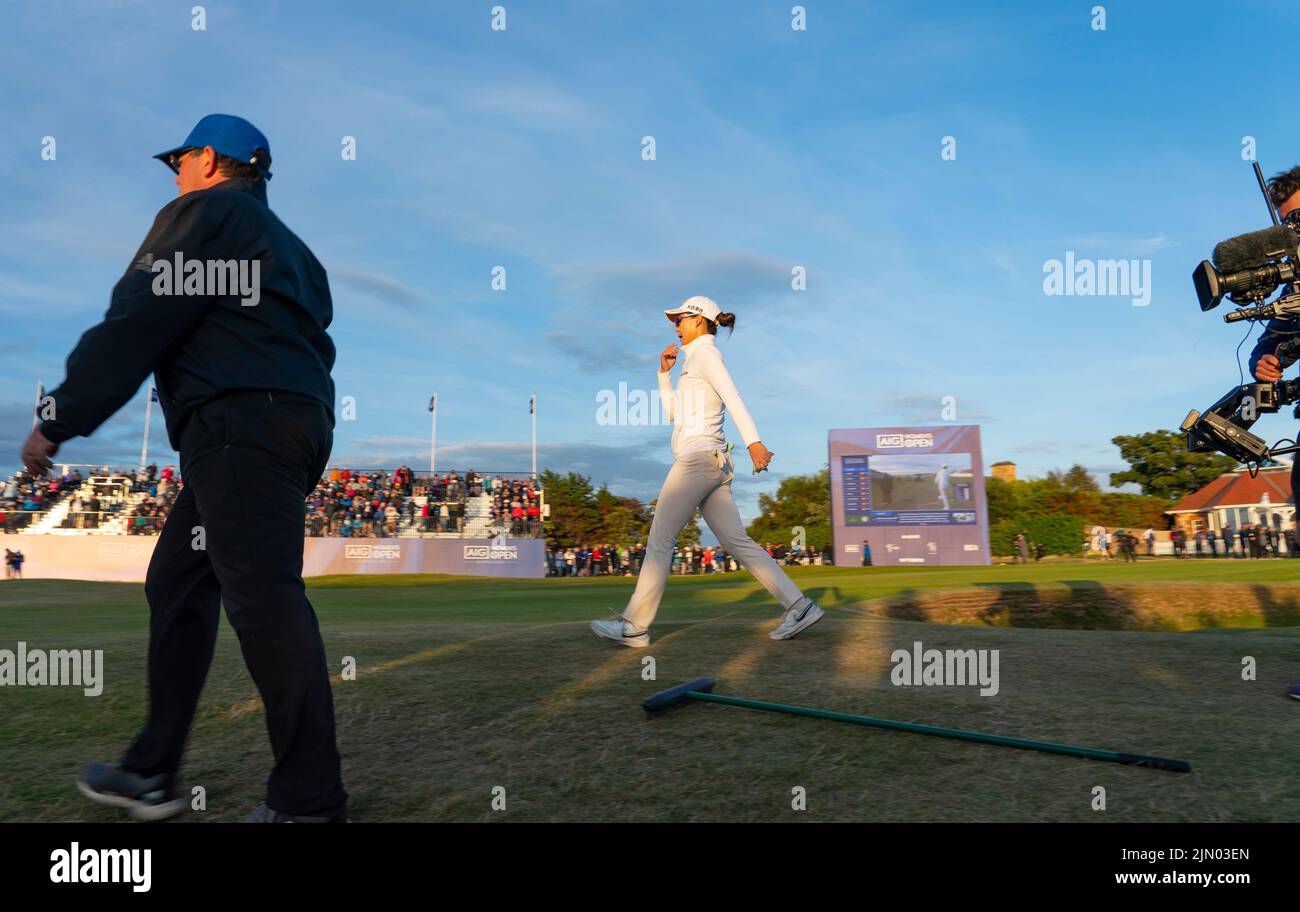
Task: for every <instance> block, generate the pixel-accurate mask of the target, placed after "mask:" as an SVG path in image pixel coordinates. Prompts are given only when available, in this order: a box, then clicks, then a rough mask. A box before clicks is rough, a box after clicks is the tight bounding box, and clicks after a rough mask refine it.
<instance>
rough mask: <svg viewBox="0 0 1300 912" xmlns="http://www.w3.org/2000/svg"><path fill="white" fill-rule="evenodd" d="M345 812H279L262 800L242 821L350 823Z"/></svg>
mask: <svg viewBox="0 0 1300 912" xmlns="http://www.w3.org/2000/svg"><path fill="white" fill-rule="evenodd" d="M351 822H352V821H351V820H349V819H348V815H347V814H346V813H343V814H335V815H334V816H333V817H312V816H309V815H307V814H281V813H280V812H279V811H274V810H272V809H271V808H270V807H268V806H267V804H266V802H265V801H263V802H262V803H261V804H259V805H258V806H257V807H255V808H253V813H251V814H249V815H248V816H247V817H245V818H244V823H351Z"/></svg>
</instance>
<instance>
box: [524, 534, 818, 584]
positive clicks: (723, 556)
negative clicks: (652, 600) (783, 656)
mask: <svg viewBox="0 0 1300 912" xmlns="http://www.w3.org/2000/svg"><path fill="white" fill-rule="evenodd" d="M764 550H766V551H767V553H768V555H769V556H770V557H771V558H772V559H773V560H775V561H776V562H777V563H779V564H784V565H786V566H795V565H803V566H810V565H817V564H830V563H831V548H830V545H827V546H826V547H825V548H824V549H822V551H821V552H818V551H816V550H815V549H812V548H786V547H784V546H782V545H771V544H768V545H765V546H764ZM645 554H646V549H645V543H644V542H637V543H636V544H635V545H611V544H609V543H607V542H606V543H602V544H590V545H583V546H580V547H576V548H559V547H548V548H547V549H546V575H547V576H638V575H640V573H641V565H642V563H644V562H645ZM739 569H741V565H740V562H739V561H737V560H736V558H735V556H734V555H732V554H729V553H728V552H727V551H726V550H725V549H723V548H721V547H710V546H707V545H705V546H701V545H684V546H682V547H679V548H674V549H673V555H672V570H671V572H672V573H673V574H674V575H677V576H686V575H695V576H698V575H702V574H706V573H731V572H734V571H736V570H739Z"/></svg>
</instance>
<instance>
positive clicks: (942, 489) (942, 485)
mask: <svg viewBox="0 0 1300 912" xmlns="http://www.w3.org/2000/svg"><path fill="white" fill-rule="evenodd" d="M934 483H935V484H936V485H938V486H939V501H940V503H942V504H943V508H944V509H945V510H951V509H952V508H951V507H950V506H948V463H946V462H945V463H944V464H943V468H941V469H940V470H939V471H937V472H935V473H934Z"/></svg>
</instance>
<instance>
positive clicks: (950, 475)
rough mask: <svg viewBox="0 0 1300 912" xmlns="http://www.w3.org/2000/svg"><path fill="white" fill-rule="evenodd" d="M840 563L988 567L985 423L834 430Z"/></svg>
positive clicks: (834, 508)
mask: <svg viewBox="0 0 1300 912" xmlns="http://www.w3.org/2000/svg"><path fill="white" fill-rule="evenodd" d="M829 447H830V467H831V513H832V521H833V524H834V527H835V528H834V537H835V552H836V562H837V563H861V562H862V560H863V557H864V556H868V555H869V557H870V561H871V563H872V564H987V563H988V561H989V557H988V529H987V511H986V509H985V503H984V478H983V465H982V461H981V460H982V456H981V452H980V440H979V428H978V427H976V426H974V425H953V426H945V427H929V428H857V429H851V430H832V431H831V432H830V439H829Z"/></svg>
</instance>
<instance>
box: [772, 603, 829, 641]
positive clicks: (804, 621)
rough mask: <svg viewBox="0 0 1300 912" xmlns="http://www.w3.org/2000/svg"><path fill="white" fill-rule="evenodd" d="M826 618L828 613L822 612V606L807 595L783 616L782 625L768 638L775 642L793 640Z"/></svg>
mask: <svg viewBox="0 0 1300 912" xmlns="http://www.w3.org/2000/svg"><path fill="white" fill-rule="evenodd" d="M825 616H826V612H825V611H822V609H821V606H820V605H818V604H817V603H816V602H814V601H813V600H812V598H810V597H809V596H806V595H805V596H804V597H803V598H801V599H800V600H799V601H797V602H795V603H794V605H793V606H791V608H790V609H789V610H788V611H787V612H786V613H785V614H784V615H782V616H781V623H779V624H777V625H776V629H775V630H773V631H772V632H771V633H769V634H768V636H769V637H770V638H772V639H774V640H789V639H792V638H794V637H795V636H797V635H798V634H799V632H800V631H803V630H807V629H808V628H809V627H811V626H812V625H813V624H816V623H817V622H818V621H820V620H821V619H822V618H823V617H825Z"/></svg>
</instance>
